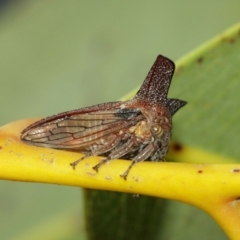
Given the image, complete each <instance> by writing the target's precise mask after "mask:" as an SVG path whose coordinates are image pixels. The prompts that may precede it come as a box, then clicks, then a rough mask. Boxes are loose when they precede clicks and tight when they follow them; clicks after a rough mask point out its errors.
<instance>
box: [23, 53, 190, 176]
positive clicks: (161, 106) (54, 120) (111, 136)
mask: <svg viewBox="0 0 240 240" xmlns="http://www.w3.org/2000/svg"><path fill="white" fill-rule="evenodd" d="M173 72H174V63H173V62H172V61H171V60H169V59H167V58H165V57H163V56H158V58H157V60H156V62H155V63H154V65H153V67H152V68H151V70H150V72H149V73H148V76H147V77H146V79H145V81H144V83H143V85H142V87H141V88H140V90H139V91H138V93H137V94H136V96H135V97H134V98H133V99H131V100H129V101H125V102H120V101H119V102H110V103H103V104H99V105H95V106H92V107H87V108H82V109H78V110H74V111H69V112H64V113H60V114H57V115H54V116H52V117H48V118H45V119H42V120H40V121H38V122H36V123H34V124H32V125H30V126H29V127H28V128H26V129H25V130H24V131H23V132H22V136H21V139H22V140H23V141H24V142H26V143H28V144H32V145H36V146H41V147H50V148H57V149H68V150H75V151H76V150H77V151H82V152H84V153H86V156H85V157H88V156H93V155H105V156H106V158H105V159H104V160H102V161H101V162H100V163H99V164H98V165H96V166H95V167H94V169H95V170H98V168H99V167H100V166H101V165H102V164H103V163H105V162H107V161H110V160H112V159H116V158H121V157H124V158H127V159H132V160H133V161H132V163H131V165H130V166H129V168H128V169H127V171H126V172H125V173H124V174H123V175H121V176H123V177H124V178H126V177H127V175H128V172H129V170H130V169H131V167H132V166H133V165H134V164H135V163H137V162H141V161H144V160H151V161H160V160H162V159H163V158H164V157H165V155H166V154H167V151H168V148H169V143H170V139H171V130H172V116H173V114H174V113H175V112H176V111H177V110H178V109H179V108H181V107H182V106H184V105H185V104H186V102H185V101H182V100H178V99H168V98H167V93H168V89H169V86H170V83H171V78H172V75H173ZM85 157H84V158H85ZM82 159H83V158H82ZM82 159H79V160H77V161H76V162H74V163H72V164H71V165H72V166H73V167H74V168H75V166H76V165H77V163H78V162H79V161H80V160H82Z"/></svg>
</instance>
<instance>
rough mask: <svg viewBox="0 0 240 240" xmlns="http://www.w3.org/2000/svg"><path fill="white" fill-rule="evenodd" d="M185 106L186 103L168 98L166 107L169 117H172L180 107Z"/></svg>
mask: <svg viewBox="0 0 240 240" xmlns="http://www.w3.org/2000/svg"><path fill="white" fill-rule="evenodd" d="M186 104H187V102H186V101H183V100H180V99H175V98H169V99H168V100H167V106H168V108H169V111H170V113H171V115H172V116H173V115H174V114H175V113H176V112H177V111H178V110H179V109H180V108H181V107H183V106H185V105H186Z"/></svg>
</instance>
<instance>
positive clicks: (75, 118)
mask: <svg viewBox="0 0 240 240" xmlns="http://www.w3.org/2000/svg"><path fill="white" fill-rule="evenodd" d="M142 118H143V115H139V116H137V117H136V118H135V119H132V118H131V119H126V118H122V117H121V116H119V115H116V110H115V111H99V112H93V113H87V114H75V115H72V116H68V117H65V118H62V119H53V120H52V121H49V120H48V121H47V122H45V123H44V122H43V123H42V124H41V125H39V126H38V127H34V128H33V129H29V130H28V131H27V132H25V133H24V134H23V137H22V139H23V140H24V141H25V142H27V143H28V144H33V145H35V146H43V147H52V148H60V149H63V148H64V149H84V146H89V145H91V144H93V143H96V141H97V140H98V139H102V138H106V137H107V138H110V137H112V136H113V135H117V134H120V132H124V130H127V129H128V128H129V127H131V126H133V125H134V124H136V122H137V121H139V120H141V119H142Z"/></svg>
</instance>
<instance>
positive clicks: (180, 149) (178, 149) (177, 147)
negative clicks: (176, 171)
mask: <svg viewBox="0 0 240 240" xmlns="http://www.w3.org/2000/svg"><path fill="white" fill-rule="evenodd" d="M182 149H183V146H182V145H181V144H180V143H174V144H173V150H174V151H176V152H180V151H182Z"/></svg>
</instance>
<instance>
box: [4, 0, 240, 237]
mask: <svg viewBox="0 0 240 240" xmlns="http://www.w3.org/2000/svg"><path fill="white" fill-rule="evenodd" d="M239 9H240V1H236V0H235V1H234V0H230V1H229V0H228V1H227V0H221V1H217V0H213V1H207V0H203V1H187V0H183V1H177V0H174V1H163V0H162V1H121V2H120V1H118V2H117V1H109V0H107V1H91V2H90V1H77V0H70V1H64V0H58V1H57V0H55V1H47V0H42V1H23V0H21V1H20V0H19V1H13V0H12V1H0V56H1V57H0V102H1V113H0V126H2V125H4V124H7V123H9V122H12V121H15V120H18V119H23V118H32V117H41V116H49V115H53V114H55V113H59V112H62V111H66V110H71V109H76V108H80V107H84V106H88V105H92V104H96V103H101V102H107V101H114V100H117V99H119V98H120V97H122V96H123V95H125V94H126V93H128V92H129V91H131V90H132V89H134V88H136V87H137V86H139V85H141V83H142V82H143V80H144V78H145V76H146V74H147V72H148V70H149V69H150V67H151V65H152V64H153V62H154V60H155V58H156V56H157V55H158V54H163V55H165V56H167V57H169V58H171V59H172V60H174V61H175V60H177V59H179V58H180V57H182V56H183V55H185V54H187V53H188V52H189V51H191V50H193V49H194V48H196V47H197V46H199V45H200V44H202V43H203V42H205V41H207V40H209V39H211V38H212V37H214V36H215V35H217V34H220V33H221V32H222V31H224V30H225V29H227V28H228V27H230V26H232V25H233V24H235V23H237V22H239V19H240V17H239V16H240V15H239ZM173 84H174V80H173ZM177 97H179V98H181V99H184V96H177ZM80 199H81V192H80V191H79V188H74V187H66V186H54V185H46V184H34V183H16V182H9V181H1V182H0V239H20V236H23V235H24V234H27V232H28V231H33V229H34V228H38V227H37V226H43V225H44V224H46V225H49V222H51V221H53V222H54V219H61V216H66V215H68V214H70V215H71V214H76V216H80V214H81V213H82V209H81V202H80ZM71 216H72V215H71ZM63 218H64V219H66V217H63ZM68 220H69V219H66V221H68ZM70 223H71V221H69V224H68V225H67V224H66V225H67V226H68V227H69V226H71V227H72V228H73V229H74V228H77V227H80V228H81V226H82V225H81V222H80V221H79V220H76V221H75V224H76V227H75V226H74V224H72V223H71V224H70ZM64 224H65V223H64ZM64 224H63V225H64ZM60 225H61V224H60ZM71 227H69V228H71ZM66 228H67V227H66ZM66 231H67V230H66ZM43 238H44V237H43V235H42V236H41V239H43ZM23 239H24V238H23ZM45 239H46V238H45ZM59 239H60V238H59Z"/></svg>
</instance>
